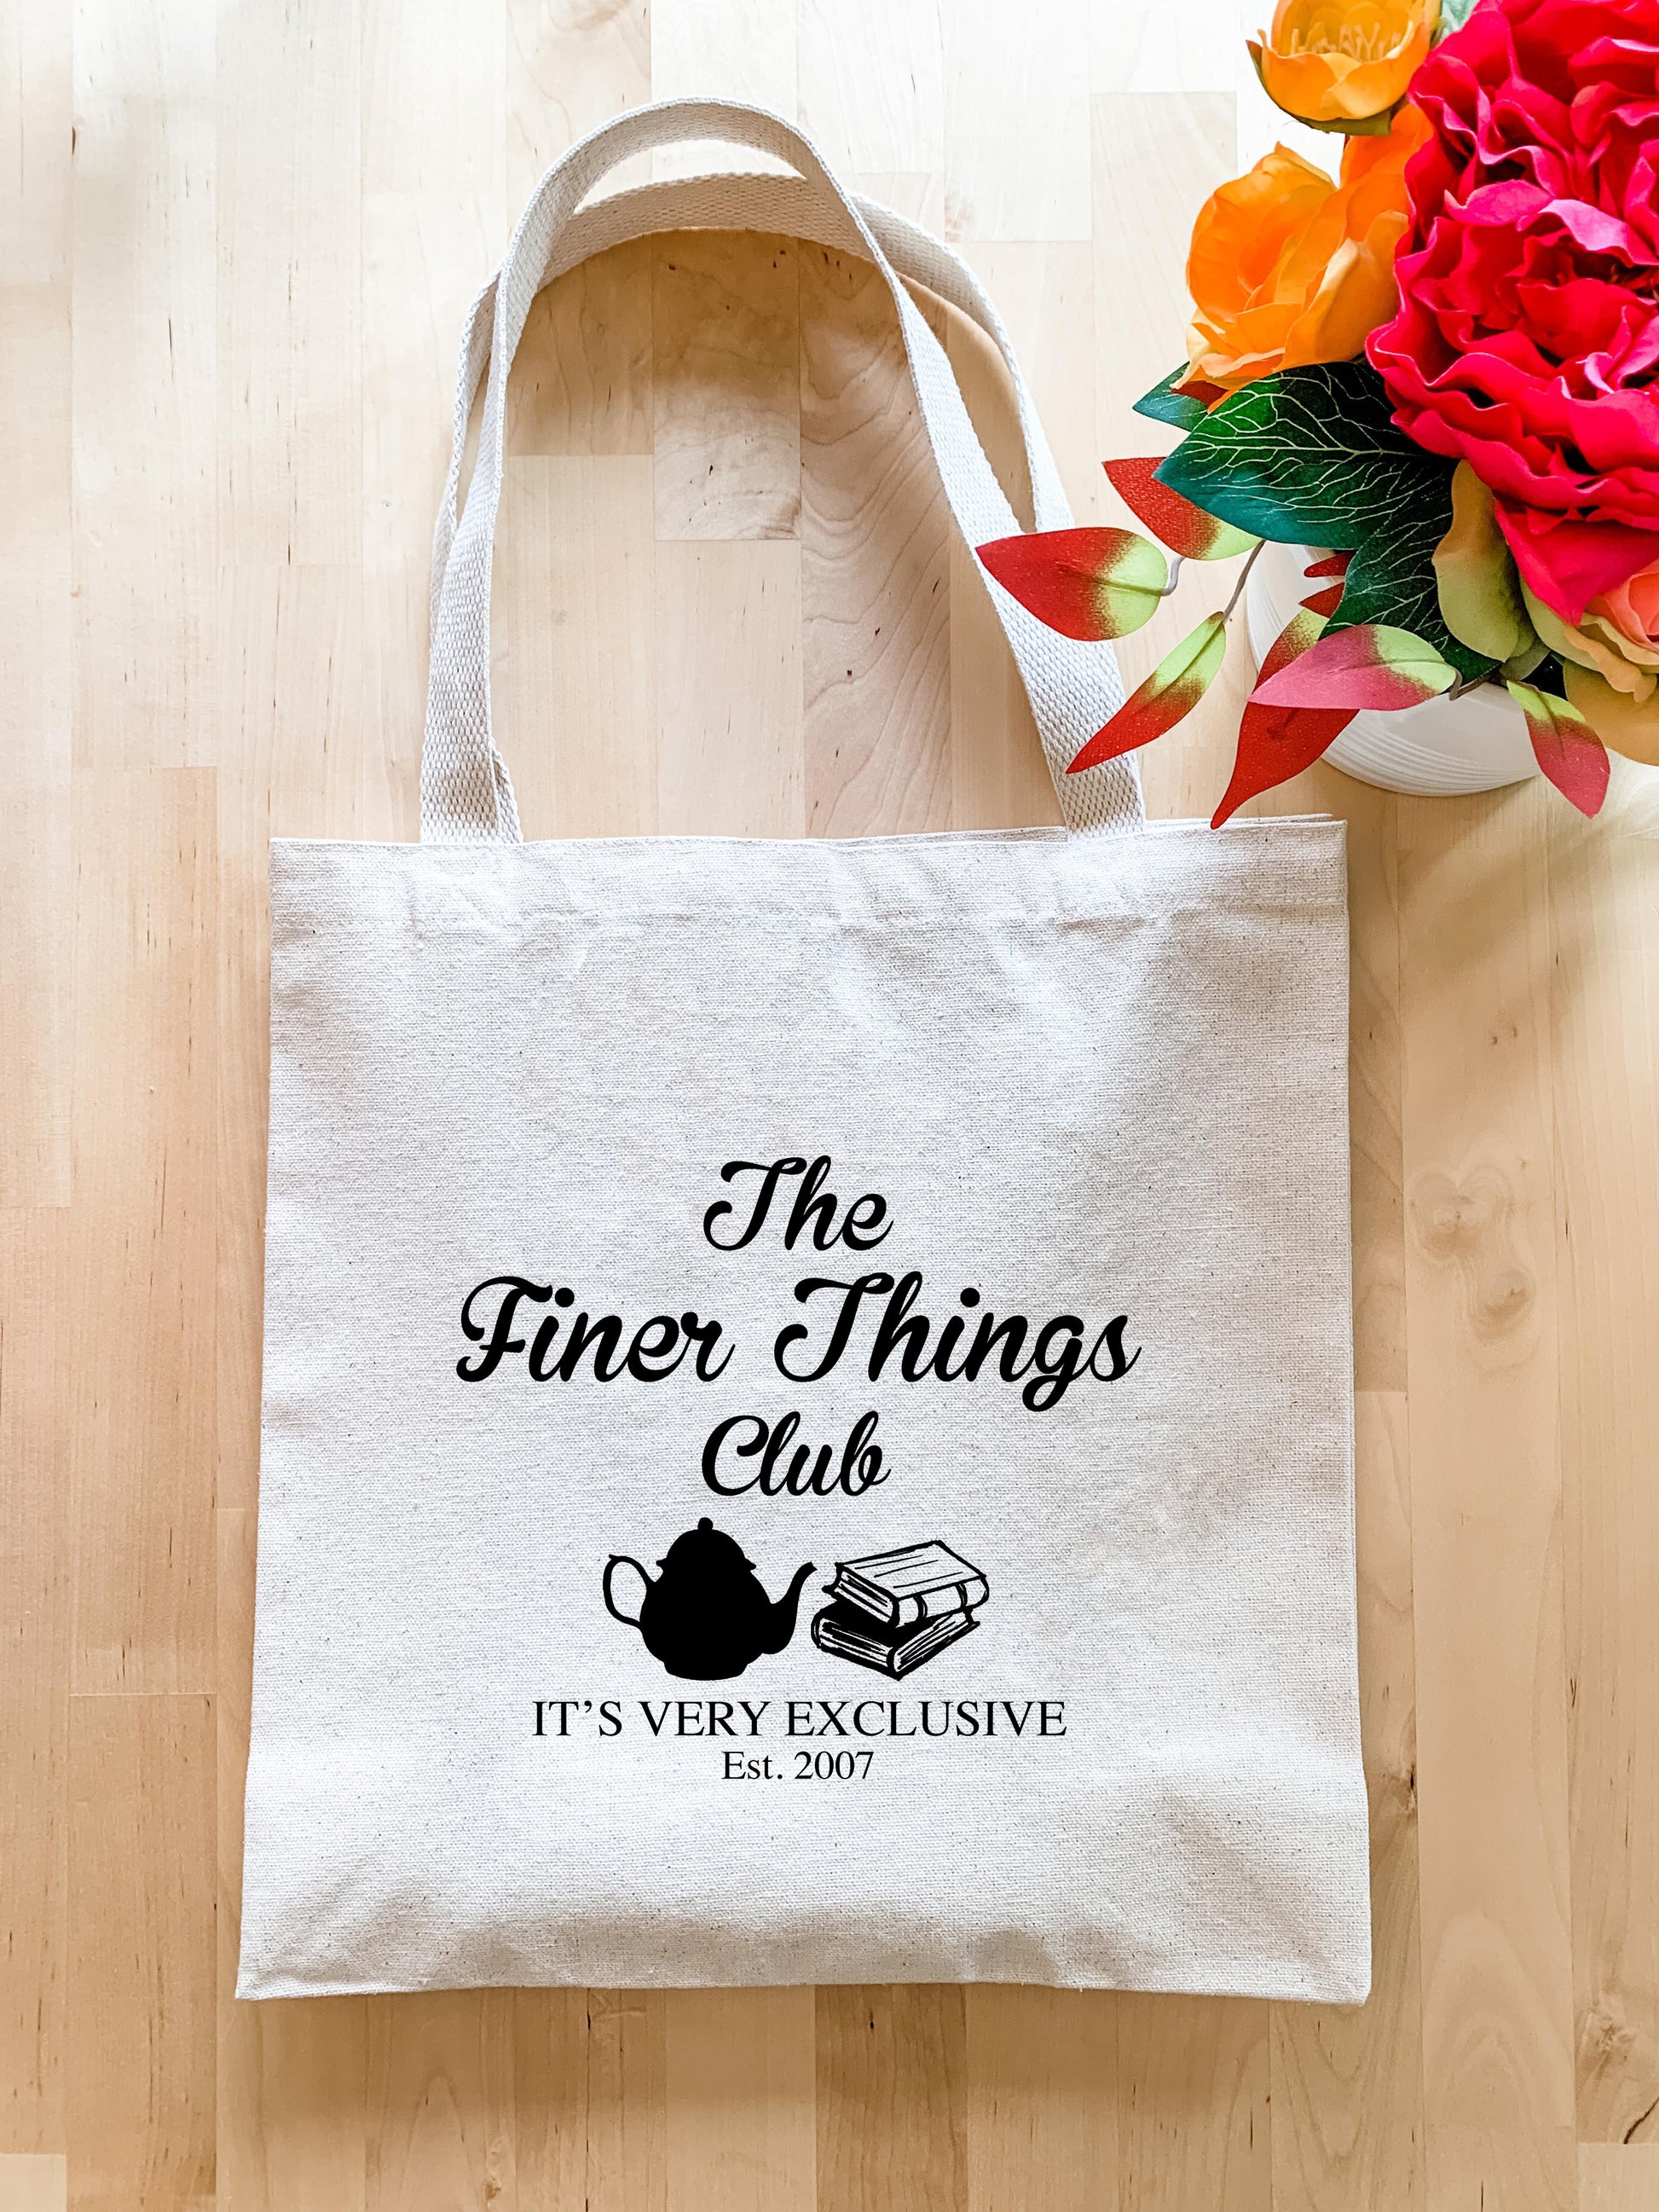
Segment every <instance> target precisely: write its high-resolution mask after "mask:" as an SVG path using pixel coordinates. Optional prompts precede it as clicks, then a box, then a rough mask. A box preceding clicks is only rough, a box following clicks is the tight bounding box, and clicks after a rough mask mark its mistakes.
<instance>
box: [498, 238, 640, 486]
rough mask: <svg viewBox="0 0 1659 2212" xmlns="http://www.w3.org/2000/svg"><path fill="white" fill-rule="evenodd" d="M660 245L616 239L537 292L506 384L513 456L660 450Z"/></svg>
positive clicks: (508, 436)
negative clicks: (654, 300) (654, 382)
mask: <svg viewBox="0 0 1659 2212" xmlns="http://www.w3.org/2000/svg"><path fill="white" fill-rule="evenodd" d="M655 251H656V249H655V246H653V241H652V240H650V239H648V238H639V239H635V240H632V241H631V242H630V243H629V244H628V245H626V246H612V248H611V251H610V252H608V253H599V254H595V256H594V257H593V258H592V260H591V261H584V262H582V263H580V264H579V265H578V266H577V267H576V268H574V269H573V270H570V271H569V272H568V275H566V276H562V277H560V279H559V280H558V282H557V283H555V284H549V285H548V286H546V287H545V289H544V290H543V291H542V292H541V293H539V294H538V296H537V299H536V302H535V305H534V306H533V307H532V308H531V311H530V315H529V319H528V320H527V321H526V324H525V328H524V337H522V339H521V340H520V344H519V357H518V360H517V362H515V363H514V365H513V380H512V383H511V384H510V385H509V386H508V387H507V452H508V453H510V454H520V453H650V452H651V451H652V439H653V419H652V404H651V279H652V263H653V258H654V254H655Z"/></svg>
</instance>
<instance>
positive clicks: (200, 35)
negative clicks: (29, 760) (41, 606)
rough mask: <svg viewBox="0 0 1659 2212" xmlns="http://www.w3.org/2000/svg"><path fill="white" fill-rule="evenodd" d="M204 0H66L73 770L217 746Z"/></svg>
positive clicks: (211, 204) (210, 79) (209, 751)
mask: <svg viewBox="0 0 1659 2212" xmlns="http://www.w3.org/2000/svg"><path fill="white" fill-rule="evenodd" d="M215 92H216V38H215V22H214V10H213V7H212V5H211V0H159V4H157V5H156V6H154V7H149V8H143V9H139V8H133V7H131V6H129V5H127V4H126V0H77V6H76V14H75V166H74V177H75V183H74V197H73V238H74V257H75V258H74V269H73V275H72V309H71V312H72V313H73V316H74V329H75V344H74V360H73V370H72V376H71V392H72V398H73V404H74V410H75V521H76V550H75V573H76V599H75V615H76V646H77V653H76V663H77V669H76V676H77V680H76V704H75V712H76V730H75V752H76V761H77V763H85V764H86V765H87V766H88V767H89V768H90V767H96V768H98V769H136V768H143V767H148V766H155V767H184V766H192V765H199V764H203V763H210V762H211V760H212V759H213V757H214V714H215V709H216V703H217V698H216V687H215V684H214V680H213V661H212V643H213V609H214V602H215V597H216V585H217V578H216V558H217V553H216V532H215V523H216V515H215V478H216V446H215V435H214V424H215V419H216V404H215V402H216V389H215V387H216V298H217V267H218V240H217V233H216V206H215V194H216V161H217V150H218V130H217V117H216V108H215Z"/></svg>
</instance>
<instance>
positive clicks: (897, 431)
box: [799, 246, 955, 837]
mask: <svg viewBox="0 0 1659 2212" xmlns="http://www.w3.org/2000/svg"><path fill="white" fill-rule="evenodd" d="M799 251H800V494H801V506H800V561H801V623H802V630H803V646H802V651H803V670H802V678H803V684H804V687H805V701H804V711H805V745H806V770H807V787H806V820H807V828H808V830H809V833H810V834H811V835H812V836H824V837H848V836H865V835H868V834H869V833H871V832H872V831H875V830H881V831H884V832H891V831H896V830H902V829H943V828H946V827H948V826H949V823H950V804H951V770H950V737H951V664H950V634H949V618H950V542H951V538H952V537H953V536H954V535H955V525H954V524H953V522H952V521H951V514H950V510H949V509H948V507H946V506H945V499H944V494H943V492H942V490H941V488H940V485H939V470H938V466H937V465H936V463H935V461H934V459H933V447H931V445H930V444H929V443H928V441H927V433H926V431H925V430H924V428H922V423H921V415H920V412H919V410H918V409H917V406H916V401H915V387H914V386H913V385H912V384H911V381H910V373H909V369H908V365H907V363H906V360H905V354H904V345H903V341H902V338H901V337H900V336H899V329H898V318H897V315H896V313H895V311H894V308H893V304H892V301H891V299H890V296H889V294H888V291H887V287H886V285H885V283H884V282H883V280H882V279H881V278H880V277H879V276H878V275H877V274H876V272H875V271H874V270H872V268H871V266H870V264H869V263H868V262H862V261H854V260H851V259H849V258H846V257H844V256H842V255H839V254H833V253H829V252H826V251H825V250H824V249H823V248H822V247H818V246H802V247H801V248H800V249H799Z"/></svg>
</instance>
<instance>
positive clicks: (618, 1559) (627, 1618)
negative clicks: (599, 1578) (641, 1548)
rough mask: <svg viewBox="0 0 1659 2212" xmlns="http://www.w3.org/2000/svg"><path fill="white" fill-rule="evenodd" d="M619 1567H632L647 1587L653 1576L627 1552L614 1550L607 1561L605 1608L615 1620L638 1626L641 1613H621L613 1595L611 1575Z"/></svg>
mask: <svg viewBox="0 0 1659 2212" xmlns="http://www.w3.org/2000/svg"><path fill="white" fill-rule="evenodd" d="M618 1567H632V1568H633V1570H634V1571H635V1574H636V1575H637V1576H638V1577H639V1578H640V1580H641V1582H642V1583H644V1584H645V1586H646V1588H647V1589H650V1587H651V1577H650V1576H649V1575H648V1574H647V1572H646V1571H645V1569H644V1568H643V1567H642V1566H641V1565H640V1563H639V1561H638V1560H637V1559H629V1557H628V1554H627V1553H625V1552H613V1553H611V1557H610V1558H609V1559H607V1560H606V1561H605V1585H604V1587H605V1611H606V1612H607V1613H609V1614H610V1615H611V1618H612V1620H620V1621H624V1622H626V1624H627V1625H628V1626H629V1628H637V1627H638V1626H639V1625H640V1622H639V1615H638V1614H637V1613H619V1612H618V1611H617V1603H616V1601H615V1599H614V1598H613V1597H612V1596H611V1576H612V1575H614V1574H615V1573H616V1571H617V1568H618Z"/></svg>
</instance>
